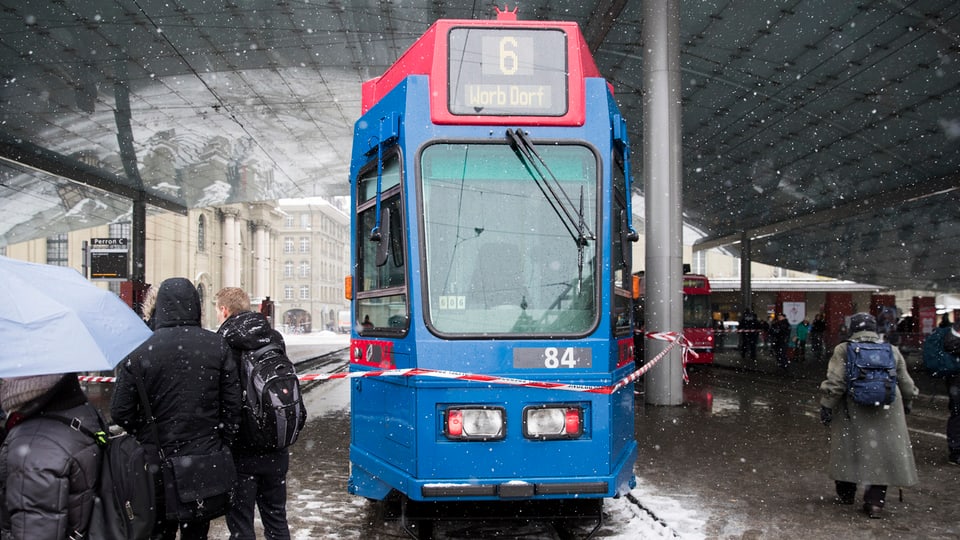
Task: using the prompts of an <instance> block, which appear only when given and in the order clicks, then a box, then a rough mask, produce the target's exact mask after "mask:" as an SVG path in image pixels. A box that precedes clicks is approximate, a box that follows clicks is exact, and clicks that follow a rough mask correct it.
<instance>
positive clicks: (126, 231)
mask: <svg viewBox="0 0 960 540" xmlns="http://www.w3.org/2000/svg"><path fill="white" fill-rule="evenodd" d="M132 228H133V227H132V224H131V223H130V222H129V221H124V222H121V223H111V224H110V225H109V226H108V227H107V231H108V233H107V234H108V235H109V236H110V238H126V239H127V240H129V239H130V231H131V230H132Z"/></svg>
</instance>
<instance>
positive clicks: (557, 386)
mask: <svg viewBox="0 0 960 540" xmlns="http://www.w3.org/2000/svg"><path fill="white" fill-rule="evenodd" d="M646 335H647V337H648V338H650V339H656V340H660V341H669V342H670V344H669V345H668V346H667V348H665V349H664V350H662V351H660V354H658V355H657V356H655V357H653V358H652V359H651V360H650V361H649V362H647V363H646V364H644V365H643V366H641V367H640V368H639V369H637V370H636V371H634V372H633V373H631V374H629V375H627V376H626V377H624V378H622V379H620V380H619V381H617V382H616V383H614V384H612V385H609V386H584V385H579V384H564V383H552V382H545V381H531V380H526V379H514V378H511V377H494V376H491V375H480V374H476V373H461V372H457V371H446V370H439V369H424V368H404V369H386V370H378V371H354V372H350V373H307V374H304V375H300V376H299V377H298V378H299V379H300V381H302V382H310V381H326V380H334V379H358V378H365V377H413V376H417V375H421V376H425V377H437V378H441V379H451V380H458V381H473V382H481V383H487V384H499V385H506V386H522V387H525V388H541V389H545V390H568V391H571V392H584V393H589V394H612V393H614V392H616V391H617V390H620V389H621V388H623V387H624V386H626V385H628V384H630V383H632V382H634V381H636V380H637V379H639V378H640V377H641V376H643V374H644V373H646V372H648V371H650V370H651V369H652V368H653V366H655V365H656V364H657V362H659V361H660V360H661V359H662V358H663V357H664V356H666V355H667V353H668V352H670V349H672V348H674V347H676V346H677V345H680V347H682V348H683V365H684V369H683V380H684V381H687V370H686V363H687V362H686V355H687V354H691V355H693V356H694V357H696V356H697V353H695V352H693V349H692V348H691V346H690V343H689V342H688V341H687V340H686V338H684V337H683V335H682V334H678V333H676V332H651V333H648V334H646ZM78 378H79V379H80V381H81V382H91V383H114V382H116V377H99V376H87V375H80V376H78Z"/></svg>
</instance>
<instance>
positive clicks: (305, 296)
mask: <svg viewBox="0 0 960 540" xmlns="http://www.w3.org/2000/svg"><path fill="white" fill-rule="evenodd" d="M300 299H301V300H309V299H310V286H309V285H301V286H300Z"/></svg>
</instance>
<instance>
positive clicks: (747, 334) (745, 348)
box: [739, 308, 761, 362]
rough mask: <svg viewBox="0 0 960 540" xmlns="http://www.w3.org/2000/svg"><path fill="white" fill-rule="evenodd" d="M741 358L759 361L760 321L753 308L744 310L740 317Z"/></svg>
mask: <svg viewBox="0 0 960 540" xmlns="http://www.w3.org/2000/svg"><path fill="white" fill-rule="evenodd" d="M739 331H740V332H741V333H740V359H741V360H746V359H747V358H748V357H749V358H750V360H752V361H754V362H756V361H757V341H758V340H759V339H760V331H761V330H760V321H758V320H757V314H756V313H754V312H753V310H752V309H749V308H748V309H747V310H746V311H744V312H743V317H741V318H740V328H739Z"/></svg>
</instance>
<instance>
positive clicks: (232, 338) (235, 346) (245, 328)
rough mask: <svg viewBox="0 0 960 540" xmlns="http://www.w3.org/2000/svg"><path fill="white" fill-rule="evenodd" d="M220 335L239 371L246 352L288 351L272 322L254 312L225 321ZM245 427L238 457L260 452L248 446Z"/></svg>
mask: <svg viewBox="0 0 960 540" xmlns="http://www.w3.org/2000/svg"><path fill="white" fill-rule="evenodd" d="M219 333H220V335H222V336H223V337H224V339H225V340H226V341H227V345H229V346H230V350H231V355H232V357H233V358H232V360H233V363H234V364H235V365H236V366H238V368H237V369H238V370H239V369H240V368H239V366H241V362H242V359H241V356H242V355H243V353H244V351H252V350H256V349H259V348H261V347H263V346H265V345H271V344H275V345H280V346H281V347H283V350H284V352H286V350H287V347H286V344H285V343H284V342H283V336H281V335H280V332H277V331H276V330H274V329H273V328H271V327H270V322H269V321H268V320H267V318H266V316H264V315H263V314H262V313H256V312H253V311H242V312H240V313H235V314H233V315H231V316H230V317H228V318H227V320H225V321H223V324H221V325H220V330H219ZM238 376H239V371H238ZM244 421H245V420H243V419H241V422H244ZM245 427H246V426H241V429H240V432H239V434H238V436H237V440H236V442H235V444H234V446H233V449H234V450H235V452H234V453H235V454H237V455H244V454H247V455H249V454H257V453H259V451H257V450H256V449H255V448H253V447H252V446H250V445H248V444H247V443H248V441H246V440H244V433H245V432H246V431H247V430H246V429H245Z"/></svg>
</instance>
